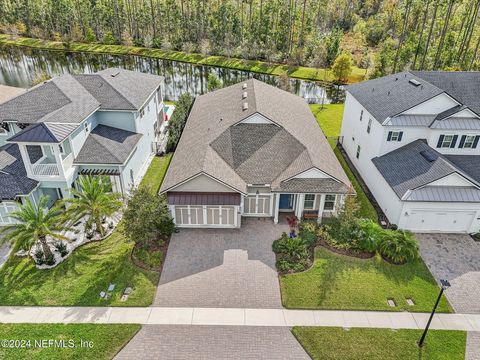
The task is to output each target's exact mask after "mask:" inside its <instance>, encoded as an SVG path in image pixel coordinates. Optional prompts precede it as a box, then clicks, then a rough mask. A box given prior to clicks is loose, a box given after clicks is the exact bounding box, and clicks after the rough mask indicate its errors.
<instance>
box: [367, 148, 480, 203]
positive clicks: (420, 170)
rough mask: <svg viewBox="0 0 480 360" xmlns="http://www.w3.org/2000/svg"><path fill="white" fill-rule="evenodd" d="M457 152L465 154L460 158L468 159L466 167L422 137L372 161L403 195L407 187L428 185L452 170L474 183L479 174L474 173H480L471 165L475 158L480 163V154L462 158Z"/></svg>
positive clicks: (399, 195)
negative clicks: (438, 150)
mask: <svg viewBox="0 0 480 360" xmlns="http://www.w3.org/2000/svg"><path fill="white" fill-rule="evenodd" d="M422 154H426V155H427V156H424V155H422ZM456 156H458V157H462V160H460V159H458V162H460V161H464V162H465V164H464V167H463V168H460V167H459V166H458V165H456V163H454V162H453V161H451V160H450V157H447V156H445V155H442V154H440V153H439V152H437V151H435V150H434V149H432V148H431V147H430V146H428V144H427V143H426V141H425V140H423V139H420V140H416V141H413V142H411V143H409V144H407V145H405V146H402V147H401V148H398V149H396V150H394V151H391V152H389V153H387V154H385V155H383V156H380V157H376V158H373V159H372V162H373V163H374V165H375V166H376V167H377V169H378V171H379V172H380V173H381V174H382V176H383V177H384V179H385V180H386V181H387V183H388V184H389V185H390V186H391V188H392V189H393V191H395V193H396V194H397V196H398V197H399V198H402V197H403V196H404V195H405V194H406V193H407V191H408V190H413V189H416V188H419V187H421V186H424V185H427V184H429V183H431V182H433V181H435V180H438V179H441V178H443V177H445V176H448V175H450V174H453V173H459V174H461V175H462V176H464V177H466V178H467V179H469V180H471V181H473V182H474V183H475V182H476V181H477V180H478V178H477V177H476V176H474V175H480V174H479V171H478V170H477V171H476V172H477V174H474V173H472V172H471V170H472V169H471V168H472V167H474V163H475V161H477V162H476V164H478V158H479V157H478V156H477V157H476V159H475V157H470V158H469V159H463V156H461V155H456ZM427 158H430V159H431V160H432V161H429V160H428V159H427ZM467 164H468V165H467ZM477 166H478V165H477Z"/></svg>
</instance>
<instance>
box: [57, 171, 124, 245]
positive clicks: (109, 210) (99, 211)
mask: <svg viewBox="0 0 480 360" xmlns="http://www.w3.org/2000/svg"><path fill="white" fill-rule="evenodd" d="M77 186H78V190H77V189H72V190H71V194H72V195H73V196H74V197H73V198H70V199H65V200H64V202H65V203H66V204H68V205H70V206H69V207H68V210H67V213H68V214H69V216H70V217H71V218H74V219H76V220H78V219H80V218H82V217H84V216H88V217H89V218H90V219H91V221H92V222H93V223H94V224H95V227H96V230H97V232H98V233H99V234H100V235H101V236H103V235H105V229H104V227H103V225H102V222H103V219H104V218H105V217H106V216H110V215H112V214H114V213H115V212H116V211H117V210H119V209H120V208H121V207H122V206H123V202H122V199H121V195H120V194H119V193H114V192H110V191H111V184H110V181H109V178H108V177H106V176H80V177H79V178H78V180H77Z"/></svg>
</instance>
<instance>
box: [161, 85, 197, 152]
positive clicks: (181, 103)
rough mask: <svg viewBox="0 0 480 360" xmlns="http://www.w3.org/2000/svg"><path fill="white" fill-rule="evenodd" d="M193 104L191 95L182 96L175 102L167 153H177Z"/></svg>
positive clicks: (169, 127) (169, 125)
mask: <svg viewBox="0 0 480 360" xmlns="http://www.w3.org/2000/svg"><path fill="white" fill-rule="evenodd" d="M192 103H193V98H192V96H191V95H190V94H189V93H184V94H182V95H181V96H180V98H179V99H178V100H177V101H176V102H175V111H174V112H173V115H172V117H171V118H170V120H169V122H168V142H167V152H171V151H175V148H176V147H177V143H178V141H179V140H180V136H181V135H182V132H183V128H184V127H185V123H186V122H187V118H188V114H189V112H190V108H191V107H192Z"/></svg>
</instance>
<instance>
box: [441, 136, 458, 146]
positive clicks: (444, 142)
mask: <svg viewBox="0 0 480 360" xmlns="http://www.w3.org/2000/svg"><path fill="white" fill-rule="evenodd" d="M454 137H455V135H444V137H443V140H442V145H441V147H442V148H449V147H452V144H453V138H454ZM453 146H455V145H453Z"/></svg>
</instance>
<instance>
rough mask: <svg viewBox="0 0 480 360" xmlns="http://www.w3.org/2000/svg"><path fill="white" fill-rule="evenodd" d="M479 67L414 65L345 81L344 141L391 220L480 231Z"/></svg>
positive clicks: (421, 227) (417, 227)
mask: <svg viewBox="0 0 480 360" xmlns="http://www.w3.org/2000/svg"><path fill="white" fill-rule="evenodd" d="M479 91H480V73H479V72H441V71H431V72H428V71H410V72H402V73H398V74H394V75H389V76H385V77H382V78H378V79H373V80H369V81H364V82H362V83H358V84H354V85H351V86H349V87H348V88H347V96H346V101H345V110H344V115H343V123H342V133H341V136H342V143H343V148H344V149H345V151H346V153H347V155H348V156H349V158H350V160H351V162H352V163H353V164H354V166H355V168H356V169H357V170H358V172H359V173H360V175H361V176H362V178H363V179H364V181H365V183H366V184H367V186H368V187H369V189H370V191H371V192H372V194H373V195H374V196H375V198H376V200H377V202H378V203H379V205H380V207H381V208H382V210H383V211H384V213H385V215H386V216H387V218H388V219H389V221H390V222H391V223H393V224H397V225H398V226H399V227H400V228H404V229H410V230H414V231H419V232H432V231H433V232H436V231H438V232H469V233H471V232H477V231H479V230H480V144H479V140H480V97H479V95H478V94H479Z"/></svg>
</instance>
